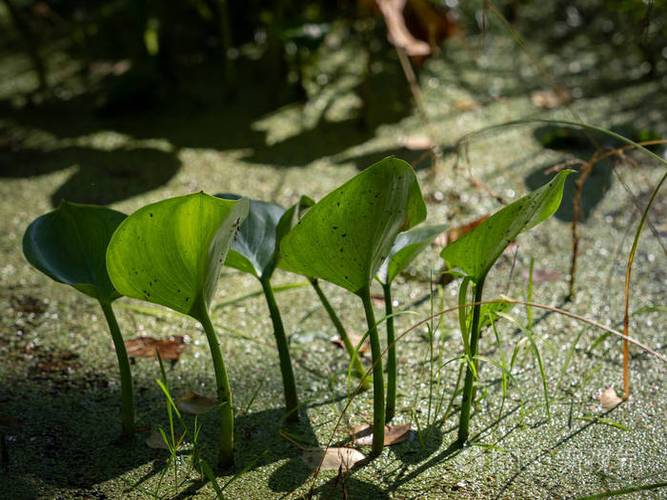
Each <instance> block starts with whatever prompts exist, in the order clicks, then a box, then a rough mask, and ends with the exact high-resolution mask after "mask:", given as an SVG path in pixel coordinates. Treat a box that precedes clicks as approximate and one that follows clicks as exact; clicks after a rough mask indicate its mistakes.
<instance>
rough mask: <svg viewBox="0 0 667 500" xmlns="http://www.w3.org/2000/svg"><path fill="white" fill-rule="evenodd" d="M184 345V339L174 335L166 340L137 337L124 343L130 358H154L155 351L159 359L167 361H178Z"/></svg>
mask: <svg viewBox="0 0 667 500" xmlns="http://www.w3.org/2000/svg"><path fill="white" fill-rule="evenodd" d="M185 345H186V344H185V337H183V336H182V335H174V336H172V337H169V338H167V339H156V338H153V337H137V338H134V339H129V340H126V341H125V348H126V349H127V355H128V356H129V357H131V358H155V357H157V356H156V355H155V350H156V349H157V350H158V351H159V352H160V357H161V358H162V359H164V360H168V361H178V359H179V358H180V357H181V353H182V352H183V350H184V349H185Z"/></svg>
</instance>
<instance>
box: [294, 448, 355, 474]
mask: <svg viewBox="0 0 667 500" xmlns="http://www.w3.org/2000/svg"><path fill="white" fill-rule="evenodd" d="M301 458H302V459H303V461H304V462H305V463H306V465H308V466H309V467H310V468H311V469H313V470H317V469H318V468H319V469H320V470H338V469H340V468H342V469H343V470H348V469H351V468H352V467H354V465H355V464H356V463H358V462H361V461H362V460H365V459H366V456H365V455H364V454H363V453H361V452H360V451H358V450H355V449H354V448H327V449H322V448H306V449H305V450H303V454H302V455H301ZM320 464H321V465H320Z"/></svg>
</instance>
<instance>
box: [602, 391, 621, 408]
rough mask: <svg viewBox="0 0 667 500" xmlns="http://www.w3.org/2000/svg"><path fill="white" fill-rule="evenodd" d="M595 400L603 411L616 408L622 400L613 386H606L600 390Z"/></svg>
mask: <svg viewBox="0 0 667 500" xmlns="http://www.w3.org/2000/svg"><path fill="white" fill-rule="evenodd" d="M597 400H598V401H599V402H600V406H602V409H603V410H605V411H609V410H611V409H613V408H616V407H617V406H618V405H620V404H621V403H622V402H623V399H622V398H621V397H619V396H618V394H616V391H615V390H614V388H613V387H607V388H606V389H605V390H604V391H602V392H601V393H600V394H599V395H598V397H597Z"/></svg>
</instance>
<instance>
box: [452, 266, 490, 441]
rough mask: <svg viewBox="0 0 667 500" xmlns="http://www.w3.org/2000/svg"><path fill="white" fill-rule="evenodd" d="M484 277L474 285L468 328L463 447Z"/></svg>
mask: <svg viewBox="0 0 667 500" xmlns="http://www.w3.org/2000/svg"><path fill="white" fill-rule="evenodd" d="M484 278H485V277H484V276H483V277H482V278H481V279H480V280H479V281H478V282H477V283H476V284H475V305H474V307H473V311H472V326H471V328H470V349H469V352H467V353H466V355H467V356H468V366H467V369H466V377H465V382H464V383H463V395H462V399H461V417H460V419H459V435H458V440H457V443H458V445H459V446H463V445H464V444H465V443H466V441H468V435H469V430H470V412H471V409H472V403H473V400H474V395H475V372H474V371H473V364H474V363H475V358H476V357H477V343H478V341H479V316H480V309H481V307H482V306H481V302H482V291H483V289H484Z"/></svg>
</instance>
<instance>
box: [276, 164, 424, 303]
mask: <svg viewBox="0 0 667 500" xmlns="http://www.w3.org/2000/svg"><path fill="white" fill-rule="evenodd" d="M425 217H426V205H425V204H424V200H423V198H422V195H421V191H420V189H419V184H418V182H417V177H416V176H415V173H414V171H413V170H412V167H410V165H409V164H407V163H406V162H404V161H402V160H398V159H396V158H386V159H384V160H382V161H380V162H378V163H375V164H374V165H372V166H371V167H369V168H367V169H366V170H364V171H363V172H361V173H360V174H358V175H356V176H355V177H354V178H352V179H351V180H349V181H348V182H346V183H345V184H343V185H342V186H340V187H339V188H337V189H335V190H334V191H332V192H331V193H329V194H328V195H327V196H325V197H324V198H323V199H322V200H320V201H319V202H318V203H316V204H315V205H314V206H313V207H312V208H310V209H309V210H308V211H307V212H306V214H305V215H304V216H303V218H302V219H301V221H300V222H299V223H298V224H297V225H296V226H295V227H294V229H292V231H290V233H289V234H287V236H285V238H284V239H283V242H282V245H281V259H282V262H281V267H282V268H284V269H286V270H288V271H292V272H295V273H299V274H303V275H306V276H310V277H314V278H321V279H324V280H326V281H330V282H331V283H334V284H336V285H338V286H341V287H343V288H345V289H347V290H349V291H351V292H354V293H357V294H358V293H359V292H360V291H361V290H363V289H364V288H366V287H368V285H369V283H370V282H371V280H372V278H373V276H374V275H375V273H376V272H377V270H378V268H379V267H380V264H381V263H382V261H383V260H384V259H385V258H386V257H387V255H389V250H390V248H391V245H392V243H393V241H394V239H395V238H396V235H397V234H398V233H399V232H400V231H401V230H406V229H409V228H411V227H413V226H415V225H416V224H419V223H420V222H421V221H423V220H424V219H425Z"/></svg>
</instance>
